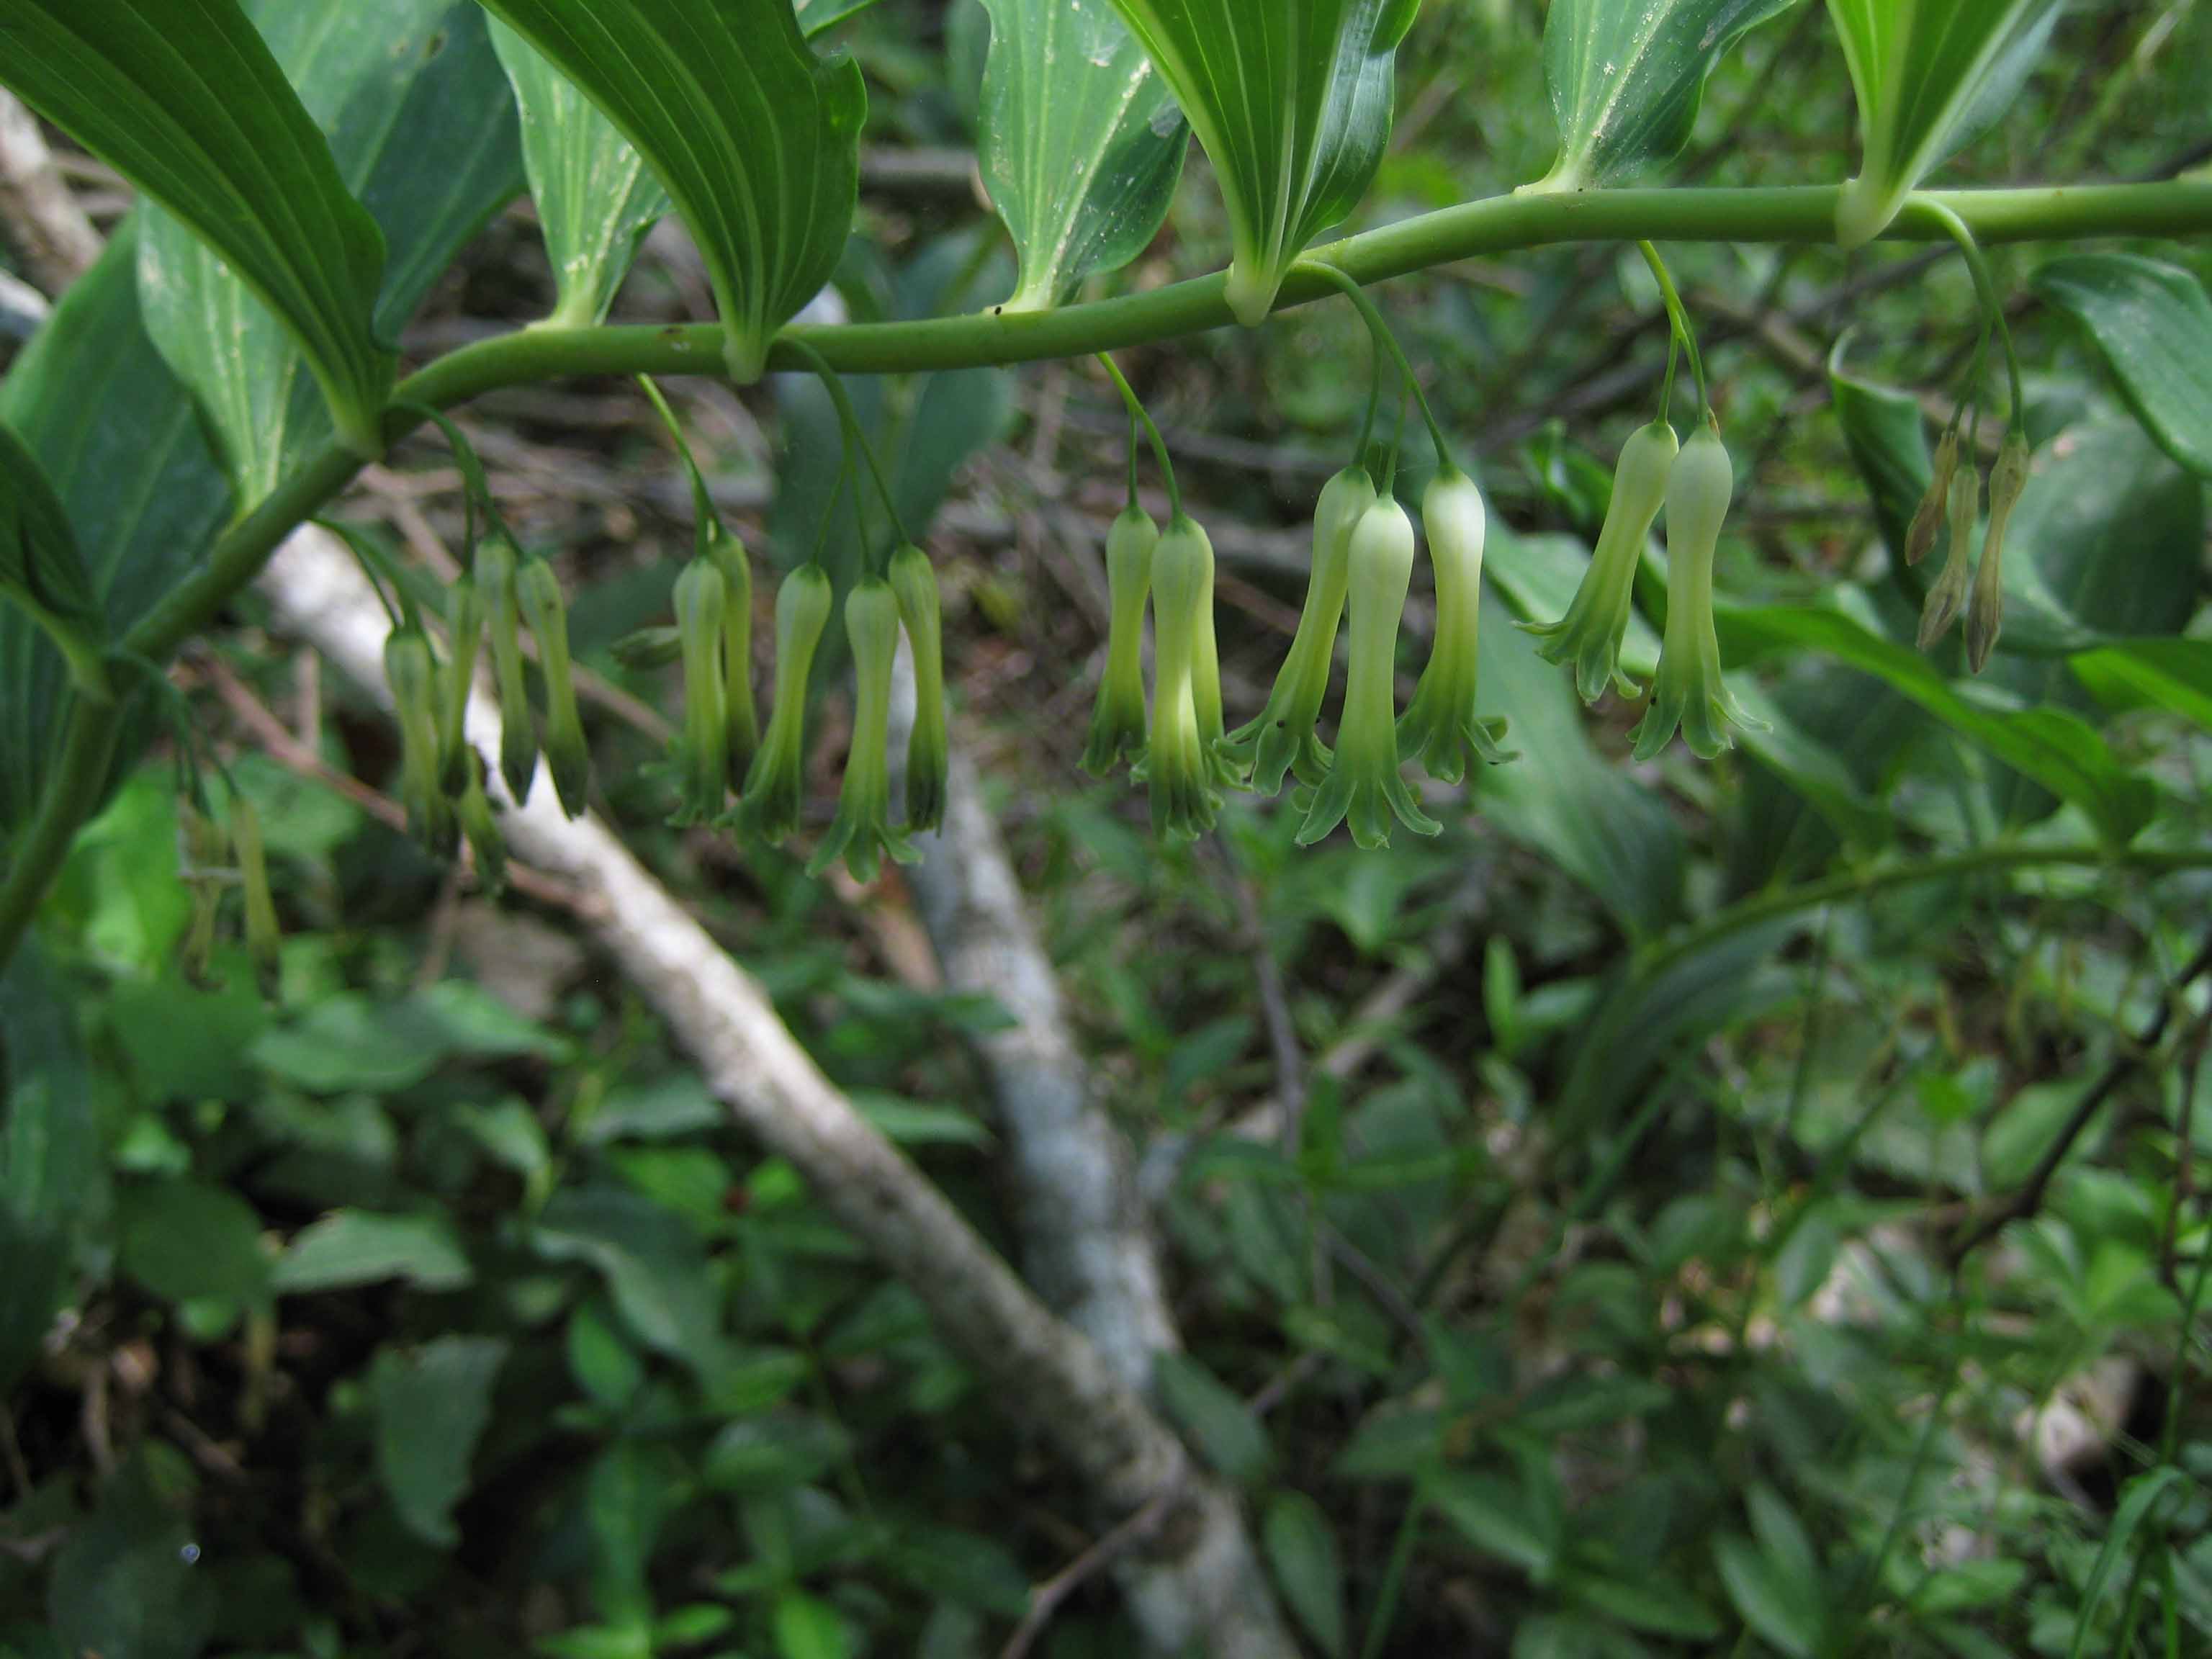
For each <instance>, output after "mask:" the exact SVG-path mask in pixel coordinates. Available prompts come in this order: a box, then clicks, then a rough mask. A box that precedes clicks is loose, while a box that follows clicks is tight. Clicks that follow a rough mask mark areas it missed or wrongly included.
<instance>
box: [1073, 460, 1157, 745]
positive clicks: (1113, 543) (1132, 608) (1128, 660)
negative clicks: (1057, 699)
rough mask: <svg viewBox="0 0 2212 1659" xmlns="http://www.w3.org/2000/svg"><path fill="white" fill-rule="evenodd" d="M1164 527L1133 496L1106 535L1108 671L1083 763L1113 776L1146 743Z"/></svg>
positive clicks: (1100, 684) (1094, 710) (1094, 708)
mask: <svg viewBox="0 0 2212 1659" xmlns="http://www.w3.org/2000/svg"><path fill="white" fill-rule="evenodd" d="M1159 544H1160V527H1159V526H1158V525H1157V524H1155V523H1153V522H1152V514H1151V513H1147V512H1146V511H1145V509H1144V508H1142V507H1139V506H1137V505H1135V504H1134V503H1133V502H1132V503H1131V504H1130V506H1129V507H1127V508H1126V509H1125V510H1124V511H1123V512H1122V513H1121V517H1120V518H1118V519H1116V520H1114V527H1113V529H1112V530H1111V531H1109V532H1108V533H1107V537H1106V591H1107V595H1108V605H1109V622H1108V625H1107V629H1106V671H1105V673H1104V675H1103V677H1101V678H1100V679H1099V682H1098V698H1097V702H1096V703H1095V704H1094V705H1093V706H1092V708H1091V735H1090V740H1089V741H1088V742H1087V743H1086V744H1085V745H1084V749H1083V769H1084V770H1085V771H1086V772H1088V773H1090V774H1091V776H1093V777H1095V778H1103V777H1106V776H1109V775H1111V774H1112V772H1113V771H1114V769H1115V767H1117V766H1119V765H1120V764H1121V762H1122V761H1123V759H1124V758H1125V757H1135V756H1139V755H1141V754H1142V753H1143V752H1144V749H1145V740H1146V726H1145V662H1144V647H1145V608H1146V603H1147V602H1148V601H1149V600H1150V599H1151V597H1152V555H1153V553H1154V551H1155V550H1157V549H1158V546H1159Z"/></svg>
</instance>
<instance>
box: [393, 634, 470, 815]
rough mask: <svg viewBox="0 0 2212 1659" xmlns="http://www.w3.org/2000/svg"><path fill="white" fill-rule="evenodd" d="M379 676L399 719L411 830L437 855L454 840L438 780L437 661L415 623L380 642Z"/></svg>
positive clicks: (402, 776) (450, 806) (402, 785)
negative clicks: (382, 666) (382, 669)
mask: <svg viewBox="0 0 2212 1659" xmlns="http://www.w3.org/2000/svg"><path fill="white" fill-rule="evenodd" d="M384 678H385V684H386V686H388V687H389V688H390V690H391V692H392V713H393V714H395V715H396V716H397V718H398V722H399V778H400V799H401V800H402V801H403V802H404V804H405V805H406V808H407V825H408V829H409V832H410V834H412V835H413V836H415V838H416V840H417V841H419V842H422V845H423V846H424V847H426V848H428V849H429V850H430V851H431V852H432V853H434V854H437V855H438V856H439V857H441V858H450V857H451V856H452V855H453V850H454V848H456V847H457V846H458V845H459V829H458V827H457V826H456V824H455V823H454V821H453V804H452V802H451V801H450V800H449V799H447V795H446V792H445V791H444V790H443V789H441V787H439V784H438V714H437V707H438V665H437V662H436V659H435V658H434V657H432V655H431V654H430V641H429V637H428V635H425V634H424V633H423V632H422V629H421V628H420V627H419V626H415V627H403V628H398V629H393V630H392V634H391V635H389V636H388V637H387V638H386V640H385V641H384Z"/></svg>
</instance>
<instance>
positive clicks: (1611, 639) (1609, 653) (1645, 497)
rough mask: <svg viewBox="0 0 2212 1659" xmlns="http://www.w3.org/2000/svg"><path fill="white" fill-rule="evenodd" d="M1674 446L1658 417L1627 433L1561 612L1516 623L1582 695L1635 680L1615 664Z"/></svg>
mask: <svg viewBox="0 0 2212 1659" xmlns="http://www.w3.org/2000/svg"><path fill="white" fill-rule="evenodd" d="M1681 447H1682V446H1681V441H1680V440H1679V439H1677V438H1676V437H1675V435H1674V428H1673V427H1671V426H1669V425H1668V424H1667V422H1664V421H1654V422H1651V424H1650V425H1649V426H1647V427H1641V428H1638V429H1637V431H1635V432H1634V433H1633V434H1632V435H1630V437H1629V440H1628V441H1627V443H1626V444H1625V445H1623V446H1622V447H1621V451H1620V465H1619V466H1618V467H1617V468H1615V469H1614V471H1613V504H1612V505H1611V506H1610V507H1607V509H1606V514H1605V528H1604V529H1602V530H1601V531H1600V532H1598V538H1597V550H1596V551H1595V553H1594V554H1593V555H1591V557H1590V564H1589V569H1588V570H1587V571H1585V572H1583V580H1582V586H1580V587H1578V588H1577V589H1576V590H1575V597H1574V599H1573V602H1572V603H1571V604H1570V605H1568V606H1567V614H1566V615H1565V616H1564V617H1560V618H1559V621H1557V622H1555V623H1545V624H1537V623H1522V628H1524V629H1527V631H1528V632H1529V633H1531V634H1534V635H1535V636H1536V638H1537V639H1538V640H1539V641H1541V643H1540V644H1539V645H1538V646H1537V647H1536V649H1537V651H1538V652H1539V653H1541V655H1542V656H1543V657H1544V659H1546V660H1547V661H1548V662H1558V663H1569V662H1571V663H1572V664H1573V665H1574V668H1575V690H1577V691H1579V692H1580V693H1581V694H1582V699H1583V702H1591V703H1594V702H1596V701H1597V700H1598V699H1599V698H1600V697H1601V696H1604V695H1605V688H1606V687H1607V685H1608V684H1613V685H1617V686H1619V687H1620V694H1621V695H1622V696H1626V697H1632V696H1636V695H1637V693H1638V687H1637V685H1636V684H1635V682H1634V681H1632V680H1631V679H1630V678H1628V677H1627V676H1626V674H1624V673H1622V672H1621V671H1620V642H1621V641H1622V640H1623V639H1624V638H1625V637H1626V635H1627V633H1628V615H1629V611H1630V608H1631V606H1632V605H1633V604H1634V602H1635V597H1636V568H1637V566H1638V565H1639V564H1640V563H1642V562H1643V559H1644V544H1645V543H1646V542H1648V541H1650V538H1651V526H1652V524H1653V522H1654V521H1655V520H1656V519H1657V518H1658V516H1659V509H1660V508H1661V507H1663V506H1665V505H1666V502H1667V481H1668V475H1669V474H1670V473H1671V472H1672V471H1673V469H1674V460H1675V458H1676V456H1677V455H1679V454H1680V452H1681Z"/></svg>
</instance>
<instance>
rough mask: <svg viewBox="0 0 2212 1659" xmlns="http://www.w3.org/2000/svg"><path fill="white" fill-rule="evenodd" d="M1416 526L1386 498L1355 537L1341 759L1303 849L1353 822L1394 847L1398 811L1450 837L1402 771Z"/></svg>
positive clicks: (1422, 831) (1373, 840)
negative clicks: (1405, 648)
mask: <svg viewBox="0 0 2212 1659" xmlns="http://www.w3.org/2000/svg"><path fill="white" fill-rule="evenodd" d="M1413 550H1414V537H1413V520H1411V519H1410V518H1408V517H1407V515H1406V509H1405V508H1404V507H1401V506H1399V505H1398V503H1397V502H1396V501H1393V500H1391V499H1390V498H1389V497H1388V496H1385V497H1383V499H1382V500H1380V501H1376V503H1375V505H1374V506H1372V507H1369V508H1368V509H1367V511H1366V512H1364V513H1362V514H1360V517H1359V522H1358V526H1355V527H1354V529H1353V530H1352V554H1351V591H1350V594H1349V606H1350V610H1351V613H1352V654H1351V665H1350V668H1349V670H1348V678H1347V679H1346V685H1345V693H1344V718H1343V720H1342V721H1341V722H1340V724H1339V725H1338V727H1337V733H1336V761H1335V764H1334V765H1333V766H1332V767H1331V768H1330V769H1329V774H1328V777H1326V778H1324V779H1323V780H1322V784H1321V787H1320V788H1319V789H1318V790H1316V792H1315V794H1314V799H1313V805H1312V806H1311V807H1310V809H1309V810H1308V811H1307V813H1306V820H1305V823H1304V824H1303V825H1302V826H1301V827H1300V829H1299V830H1298V845H1299V846H1301V847H1310V846H1312V845H1313V844H1314V843H1315V842H1319V841H1322V840H1324V839H1326V838H1327V837H1328V835H1329V834H1330V832H1332V831H1333V830H1334V829H1335V828H1336V826H1337V825H1338V824H1340V823H1345V822H1346V820H1347V819H1348V820H1349V821H1350V823H1351V828H1352V840H1353V841H1354V842H1357V843H1358V845H1359V846H1361V847H1363V848H1370V849H1372V848H1382V847H1388V846H1389V844H1390V821H1391V818H1392V816H1393V815H1394V814H1395V817H1397V819H1398V821H1399V822H1400V823H1403V824H1404V825H1405V826H1406V827H1407V829H1411V830H1412V831H1413V833H1414V834H1415V835H1417V836H1437V835H1442V834H1443V825H1442V824H1441V823H1437V821H1436V820H1435V819H1434V818H1432V817H1429V816H1428V814H1427V813H1425V812H1424V811H1421V809H1420V806H1419V803H1417V802H1416V801H1415V800H1414V799H1413V791H1412V790H1411V789H1409V788H1407V785H1406V780H1405V779H1404V777H1403V776H1402V775H1400V773H1399V770H1398V723H1397V720H1396V714H1397V690H1398V624H1399V623H1400V622H1401V620H1402V619H1403V617H1404V616H1405V611H1406V595H1407V592H1408V591H1409V590H1410V589H1411V588H1412V586H1413Z"/></svg>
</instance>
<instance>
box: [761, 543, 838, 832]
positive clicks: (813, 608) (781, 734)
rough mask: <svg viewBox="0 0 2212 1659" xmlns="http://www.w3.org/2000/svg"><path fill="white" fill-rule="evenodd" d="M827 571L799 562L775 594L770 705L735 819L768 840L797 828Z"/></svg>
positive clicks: (828, 600)
mask: <svg viewBox="0 0 2212 1659" xmlns="http://www.w3.org/2000/svg"><path fill="white" fill-rule="evenodd" d="M835 597H836V596H835V594H834V593H833V592H832V590H831V588H830V586H829V574H828V573H827V572H825V571H824V570H823V568H822V567H821V566H820V565H818V564H808V565H801V566H800V567H799V568H798V569H796V570H794V571H793V572H792V573H791V574H789V575H788V576H786V577H785V578H784V579H783V586H781V588H780V589H778V590H777V592H776V596H775V707H774V708H772V709H771V710H770V711H769V721H768V729H767V730H766V731H765V732H762V733H761V745H760V750H759V752H758V753H757V754H755V755H754V757H753V763H752V766H751V768H750V770H748V771H747V772H746V774H745V787H744V796H743V798H742V799H740V800H739V801H738V812H737V822H738V824H739V826H740V827H742V828H743V829H744V830H745V831H746V832H747V833H748V834H750V835H753V836H757V837H758V838H759V839H761V840H763V841H765V842H769V843H770V844H771V845H774V844H776V843H780V842H783V841H784V840H786V839H787V838H788V837H789V836H790V835H791V833H792V831H793V830H794V829H798V828H799V811H800V807H801V805H802V804H803V801H804V799H805V788H806V684H807V680H808V679H809V678H810V677H811V675H812V674H813V672H814V653H815V651H816V649H817V647H819V646H820V645H821V643H822V630H823V629H825V628H827V627H828V626H829V611H830V608H831V605H832V604H833V603H834V600H835Z"/></svg>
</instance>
